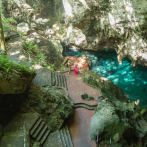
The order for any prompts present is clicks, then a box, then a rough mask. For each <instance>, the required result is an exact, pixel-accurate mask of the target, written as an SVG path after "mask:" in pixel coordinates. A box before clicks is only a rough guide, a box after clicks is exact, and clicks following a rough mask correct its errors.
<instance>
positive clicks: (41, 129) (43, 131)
mask: <svg viewBox="0 0 147 147" xmlns="http://www.w3.org/2000/svg"><path fill="white" fill-rule="evenodd" d="M49 134H50V130H49V129H48V127H47V126H46V125H45V122H44V121H43V120H42V119H41V118H40V117H39V118H38V119H37V120H36V122H35V123H34V125H33V126H32V128H31V129H30V136H31V137H32V138H34V139H35V140H37V141H38V142H40V143H41V145H43V143H44V142H45V140H46V139H47V138H48V136H49Z"/></svg>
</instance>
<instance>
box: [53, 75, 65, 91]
mask: <svg viewBox="0 0 147 147" xmlns="http://www.w3.org/2000/svg"><path fill="white" fill-rule="evenodd" d="M51 79H52V86H58V87H62V88H65V89H67V85H66V77H65V75H63V74H60V73H57V72H52V73H51Z"/></svg>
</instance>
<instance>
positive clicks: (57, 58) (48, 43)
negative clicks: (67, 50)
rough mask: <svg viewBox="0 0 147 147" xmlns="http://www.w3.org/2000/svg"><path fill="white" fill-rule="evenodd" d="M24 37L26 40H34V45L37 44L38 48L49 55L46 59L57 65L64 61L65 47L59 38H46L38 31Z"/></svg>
mask: <svg viewBox="0 0 147 147" xmlns="http://www.w3.org/2000/svg"><path fill="white" fill-rule="evenodd" d="M23 39H24V40H26V41H32V42H33V44H34V45H37V47H38V49H39V50H40V51H41V52H42V53H43V54H44V55H45V56H46V57H47V59H46V60H48V61H49V62H50V63H52V64H55V65H56V66H55V67H57V66H59V65H61V63H62V62H63V56H62V51H63V47H62V45H61V44H60V43H59V42H58V41H57V40H54V39H46V38H44V37H43V36H42V35H39V34H38V33H36V32H33V33H31V34H30V35H28V36H25V37H23Z"/></svg>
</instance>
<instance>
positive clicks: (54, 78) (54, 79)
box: [53, 72, 56, 86]
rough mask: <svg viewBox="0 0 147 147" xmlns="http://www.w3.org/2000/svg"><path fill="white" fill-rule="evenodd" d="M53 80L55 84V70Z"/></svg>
mask: <svg viewBox="0 0 147 147" xmlns="http://www.w3.org/2000/svg"><path fill="white" fill-rule="evenodd" d="M53 81H54V84H53V85H54V86H55V84H56V77H55V72H54V74H53Z"/></svg>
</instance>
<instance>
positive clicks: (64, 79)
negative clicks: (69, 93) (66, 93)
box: [63, 75, 67, 89]
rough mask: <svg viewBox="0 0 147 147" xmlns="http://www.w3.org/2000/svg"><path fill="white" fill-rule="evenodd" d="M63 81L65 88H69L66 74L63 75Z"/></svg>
mask: <svg viewBox="0 0 147 147" xmlns="http://www.w3.org/2000/svg"><path fill="white" fill-rule="evenodd" d="M63 81H64V88H65V89H67V85H66V77H65V75H63Z"/></svg>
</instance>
